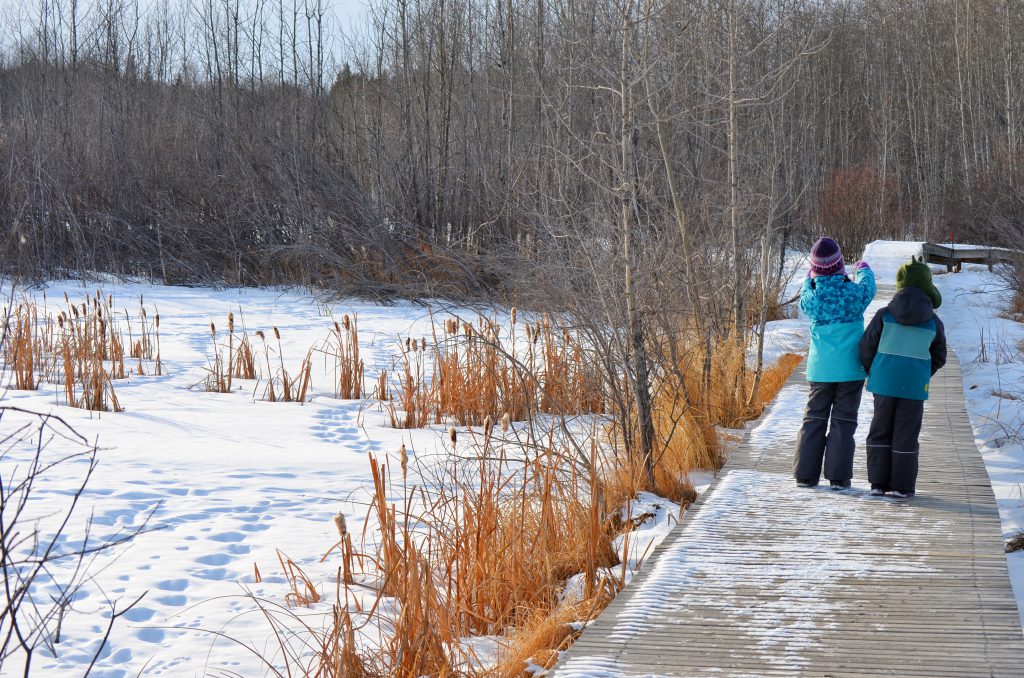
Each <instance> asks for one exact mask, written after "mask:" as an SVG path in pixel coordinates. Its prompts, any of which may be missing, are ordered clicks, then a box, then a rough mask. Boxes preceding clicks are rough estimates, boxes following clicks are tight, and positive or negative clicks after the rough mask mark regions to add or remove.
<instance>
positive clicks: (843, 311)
mask: <svg viewBox="0 0 1024 678" xmlns="http://www.w3.org/2000/svg"><path fill="white" fill-rule="evenodd" d="M875 291H876V288H875V274H874V273H873V272H872V271H871V269H870V268H862V269H860V270H859V271H857V273H856V282H853V281H851V280H850V279H849V278H848V277H847V276H845V275H843V274H841V273H840V274H837V275H826V276H819V277H817V278H813V279H812V278H807V279H806V280H804V285H803V288H802V289H801V290H800V310H801V311H803V312H804V314H805V315H806V316H807V317H808V318H809V319H810V321H811V350H810V352H809V354H808V356H807V381H822V382H839V381H860V380H862V379H865V378H866V377H867V376H868V375H867V372H866V371H865V370H864V366H863V365H861V362H860V339H861V337H862V336H863V335H864V311H866V310H867V308H868V305H869V304H870V303H871V300H872V299H874V298H875Z"/></svg>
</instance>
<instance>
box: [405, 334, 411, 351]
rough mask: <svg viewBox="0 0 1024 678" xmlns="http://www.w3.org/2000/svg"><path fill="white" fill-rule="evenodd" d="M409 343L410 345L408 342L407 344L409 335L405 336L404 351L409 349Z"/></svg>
mask: <svg viewBox="0 0 1024 678" xmlns="http://www.w3.org/2000/svg"><path fill="white" fill-rule="evenodd" d="M409 345H410V344H409V337H406V338H405V350H406V351H408V350H409Z"/></svg>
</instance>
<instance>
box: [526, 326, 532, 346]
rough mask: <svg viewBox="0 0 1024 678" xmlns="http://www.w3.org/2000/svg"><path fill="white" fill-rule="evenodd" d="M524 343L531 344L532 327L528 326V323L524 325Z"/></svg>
mask: <svg viewBox="0 0 1024 678" xmlns="http://www.w3.org/2000/svg"><path fill="white" fill-rule="evenodd" d="M526 341H528V342H531V343H532V342H533V327H531V326H530V323H526Z"/></svg>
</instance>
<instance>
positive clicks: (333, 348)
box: [326, 314, 365, 400]
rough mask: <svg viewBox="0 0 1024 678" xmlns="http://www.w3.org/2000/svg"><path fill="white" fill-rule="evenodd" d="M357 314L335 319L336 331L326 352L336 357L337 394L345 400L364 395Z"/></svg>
mask: <svg viewBox="0 0 1024 678" xmlns="http://www.w3.org/2000/svg"><path fill="white" fill-rule="evenodd" d="M357 322H358V321H357V318H356V315H355V314H352V316H351V317H349V316H348V315H347V314H346V315H344V316H342V319H341V323H340V324H339V323H338V321H337V320H335V321H334V331H333V333H332V335H331V341H330V342H329V343H328V347H327V349H326V352H327V353H328V354H329V355H331V356H333V357H334V373H335V395H336V396H337V397H338V398H342V399H344V400H358V399H359V398H361V397H362V394H363V392H364V391H365V388H364V386H363V361H362V360H360V358H359V329H358V325H357Z"/></svg>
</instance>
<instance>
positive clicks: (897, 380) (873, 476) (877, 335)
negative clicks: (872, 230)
mask: <svg viewBox="0 0 1024 678" xmlns="http://www.w3.org/2000/svg"><path fill="white" fill-rule="evenodd" d="M941 304H942V295H941V294H939V290H937V289H936V288H935V284H934V283H933V282H932V271H931V269H930V268H928V264H926V263H924V262H923V261H918V260H916V259H911V261H910V263H907V264H904V265H903V266H901V267H900V270H899V271H898V272H897V273H896V294H895V295H894V296H893V298H892V301H890V302H889V305H888V306H886V307H885V308H882V309H879V311H878V313H876V314H875V317H874V318H872V320H871V322H870V323H869V324H868V328H867V330H865V331H864V338H863V339H861V343H860V358H861V363H862V364H863V366H864V367H865V368H866V369H867V370H868V371H869V372H870V377H869V378H868V390H869V391H871V393H872V394H873V395H874V398H875V414H874V417H873V418H872V419H871V429H870V431H868V440H867V448H868V455H867V456H868V481H869V482H870V483H871V494H874V495H883V494H885V493H886V492H892V493H893V494H894V495H896V496H897V497H912V496H914V492H915V491H916V489H917V468H918V456H919V455H918V453H919V451H920V445H919V444H918V436H919V435H920V433H921V422H922V420H923V418H924V401H926V400H928V386H929V384H930V382H931V378H932V376H933V375H934V374H935V373H936V372H937V371H938V370H939V369H941V368H942V366H943V365H945V364H946V333H945V330H944V328H943V326H942V321H941V320H939V316H937V315H935V309H937V308H938V307H939V306H940V305H941Z"/></svg>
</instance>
